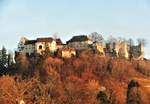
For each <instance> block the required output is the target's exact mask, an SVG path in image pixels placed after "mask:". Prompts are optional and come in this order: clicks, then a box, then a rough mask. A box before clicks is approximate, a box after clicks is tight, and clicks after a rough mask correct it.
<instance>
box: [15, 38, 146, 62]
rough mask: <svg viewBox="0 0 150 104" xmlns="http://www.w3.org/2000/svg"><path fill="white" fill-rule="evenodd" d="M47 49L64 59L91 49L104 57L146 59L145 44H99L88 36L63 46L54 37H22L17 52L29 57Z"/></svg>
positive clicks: (40, 53) (72, 39) (119, 42)
mask: <svg viewBox="0 0 150 104" xmlns="http://www.w3.org/2000/svg"><path fill="white" fill-rule="evenodd" d="M47 49H48V51H49V52H50V53H59V55H60V56H61V57H63V58H70V57H72V56H76V55H77V53H78V54H80V52H81V51H82V50H86V49H91V50H93V51H94V52H96V53H98V54H99V55H100V56H103V57H105V56H109V57H119V58H126V59H129V58H132V59H135V60H143V59H144V46H143V44H138V45H136V46H134V45H129V44H128V43H127V42H124V41H118V42H112V43H104V42H100V43H98V42H93V41H92V39H91V38H89V37H88V36H86V35H79V36H73V37H72V38H71V39H70V40H68V41H67V42H66V44H63V43H62V41H61V39H59V38H58V39H57V38H56V39H54V38H52V37H47V38H37V39H36V40H28V39H27V38H25V37H22V38H21V40H20V42H19V43H18V49H17V52H18V53H25V54H28V55H33V54H39V55H42V54H43V53H44V52H45V51H46V50H47ZM58 51H59V52H58Z"/></svg>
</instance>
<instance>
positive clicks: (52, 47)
mask: <svg viewBox="0 0 150 104" xmlns="http://www.w3.org/2000/svg"><path fill="white" fill-rule="evenodd" d="M46 48H48V49H49V50H50V51H51V52H55V51H56V50H57V47H56V41H55V40H53V41H52V42H37V43H36V44H35V51H36V53H39V54H42V52H43V51H45V50H46Z"/></svg>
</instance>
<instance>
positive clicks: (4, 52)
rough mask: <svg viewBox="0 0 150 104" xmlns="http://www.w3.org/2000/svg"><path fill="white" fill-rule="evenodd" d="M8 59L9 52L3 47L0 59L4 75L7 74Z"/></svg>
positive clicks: (1, 70) (0, 66) (1, 71)
mask: <svg viewBox="0 0 150 104" xmlns="http://www.w3.org/2000/svg"><path fill="white" fill-rule="evenodd" d="M7 60H8V58H7V50H6V48H5V47H4V46H3V48H2V50H1V57H0V74H3V73H5V72H6V68H7V67H8V63H7V62H8V61H7Z"/></svg>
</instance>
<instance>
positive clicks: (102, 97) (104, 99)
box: [97, 91, 111, 104]
mask: <svg viewBox="0 0 150 104" xmlns="http://www.w3.org/2000/svg"><path fill="white" fill-rule="evenodd" d="M97 99H98V100H99V101H100V104H111V103H110V101H109V99H108V97H107V95H106V93H105V92H103V91H100V92H99V93H98V95H97Z"/></svg>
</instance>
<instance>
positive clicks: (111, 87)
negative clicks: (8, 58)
mask: <svg viewBox="0 0 150 104" xmlns="http://www.w3.org/2000/svg"><path fill="white" fill-rule="evenodd" d="M8 74H9V75H7V76H2V77H1V78H0V83H1V86H0V89H1V90H0V93H1V95H0V103H3V104H8V103H9V104H15V103H16V101H18V102H20V101H23V102H26V103H27V104H35V103H37V104H41V103H42V104H47V103H48V104H106V103H104V101H107V103H108V104H126V102H127V101H128V103H127V104H133V103H132V102H133V101H134V102H136V101H138V102H140V103H139V104H149V103H150V102H149V98H150V92H149V90H150V88H149V86H150V83H149V79H150V78H149V76H150V62H149V61H144V60H143V61H142V60H140V61H138V60H127V59H121V58H111V57H101V56H99V55H96V54H92V53H91V52H90V51H83V52H82V53H81V54H80V56H79V57H72V58H69V59H68V58H67V59H62V58H58V57H50V56H46V57H41V58H32V59H31V58H27V57H26V56H25V55H24V56H20V57H18V58H17V59H16V64H15V65H13V66H12V67H11V69H10V71H9V73H8ZM132 80H134V81H132ZM135 81H136V83H138V84H137V85H138V86H133V85H134V83H135ZM129 83H133V84H131V85H132V87H131V85H129ZM135 85H136V84H135ZM145 87H146V88H145Z"/></svg>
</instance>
